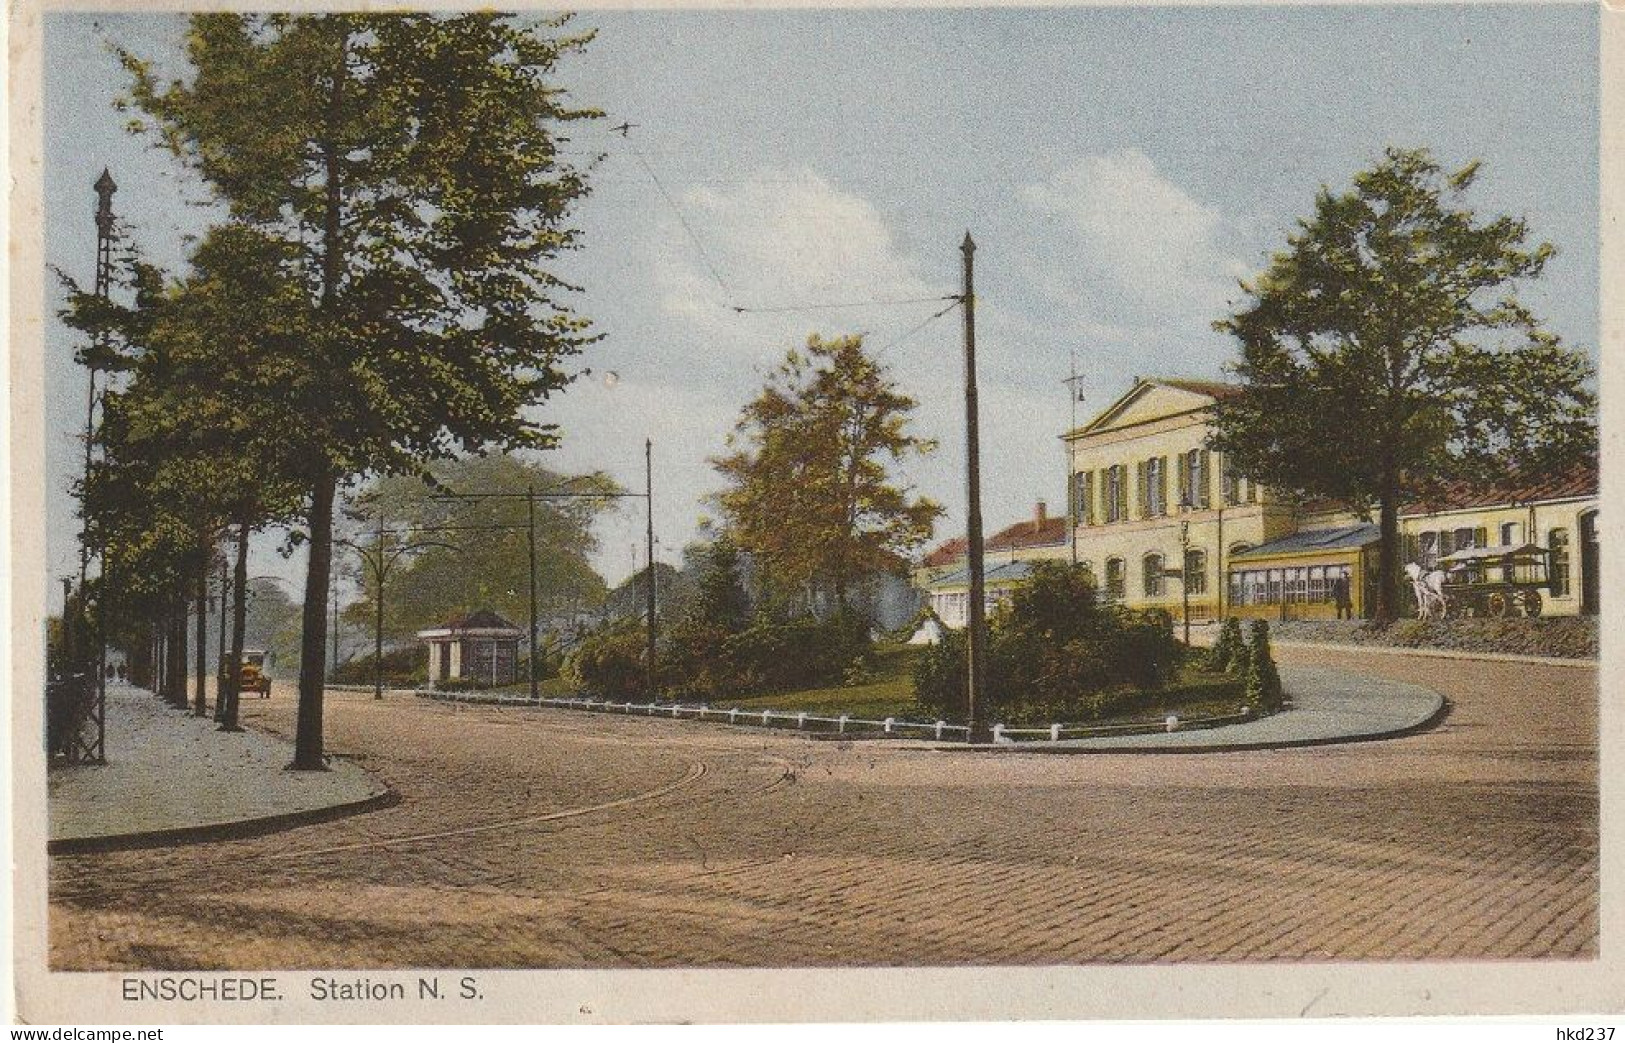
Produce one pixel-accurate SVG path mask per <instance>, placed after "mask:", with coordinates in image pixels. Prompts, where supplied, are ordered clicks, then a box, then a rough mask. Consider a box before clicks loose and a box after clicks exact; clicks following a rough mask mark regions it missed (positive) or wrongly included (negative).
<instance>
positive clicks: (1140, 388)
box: [1061, 377, 1242, 439]
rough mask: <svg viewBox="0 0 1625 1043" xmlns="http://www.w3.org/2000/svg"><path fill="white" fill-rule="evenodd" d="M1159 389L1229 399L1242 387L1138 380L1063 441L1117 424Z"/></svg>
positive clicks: (1188, 409) (1180, 380)
mask: <svg viewBox="0 0 1625 1043" xmlns="http://www.w3.org/2000/svg"><path fill="white" fill-rule="evenodd" d="M1159 387H1165V388H1173V389H1174V390H1176V391H1183V392H1185V393H1187V394H1191V395H1199V396H1201V397H1202V398H1207V399H1221V398H1229V397H1230V396H1231V395H1234V394H1236V393H1238V392H1240V391H1241V390H1242V388H1241V385H1239V384H1227V383H1225V382H1223V381H1220V380H1187V379H1185V378H1183V377H1135V378H1134V384H1133V385H1132V386H1131V387H1130V388H1129V389H1128V390H1127V391H1125V392H1123V394H1122V395H1121V396H1120V397H1119V398H1117V399H1116V400H1115V401H1113V402H1112V403H1111V404H1110V405H1108V406H1107V407H1106V408H1105V409H1102V410H1101V411H1100V412H1099V413H1097V414H1095V416H1094V418H1093V419H1091V420H1089V421H1087V422H1086V423H1084V424H1083V426H1081V427H1075V428H1073V429H1071V430H1070V431H1068V432H1066V434H1064V435H1062V436H1061V437H1062V438H1064V439H1072V438H1078V437H1081V436H1083V435H1087V434H1089V433H1091V432H1094V431H1099V430H1104V429H1107V428H1110V427H1111V426H1112V425H1113V424H1114V422H1115V421H1117V420H1118V419H1119V418H1121V417H1122V416H1123V415H1124V414H1125V413H1126V412H1128V411H1129V410H1130V409H1131V408H1132V407H1133V405H1134V403H1136V402H1138V401H1139V400H1140V399H1141V398H1143V397H1145V396H1146V395H1147V394H1149V393H1150V392H1151V391H1152V390H1154V389H1155V388H1159ZM1204 408H1207V407H1205V406H1195V407H1185V408H1182V409H1177V410H1174V411H1172V412H1170V413H1168V414H1167V415H1168V416H1180V415H1183V414H1185V413H1191V412H1197V411H1200V410H1201V409H1204Z"/></svg>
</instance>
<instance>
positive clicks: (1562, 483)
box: [1399, 460, 1597, 515]
mask: <svg viewBox="0 0 1625 1043" xmlns="http://www.w3.org/2000/svg"><path fill="white" fill-rule="evenodd" d="M1595 495H1597V462H1596V460H1591V461H1589V462H1587V463H1584V464H1581V465H1579V466H1577V467H1574V468H1571V469H1570V470H1568V471H1565V472H1562V473H1560V474H1555V475H1542V476H1540V477H1538V478H1536V479H1533V480H1531V481H1523V480H1520V479H1517V478H1513V479H1511V480H1509V481H1505V482H1498V483H1494V484H1488V485H1486V484H1481V483H1478V482H1446V483H1444V484H1442V485H1440V486H1439V488H1438V489H1437V490H1435V491H1434V492H1431V493H1429V494H1427V495H1425V496H1421V497H1418V498H1417V500H1416V501H1415V502H1412V503H1407V504H1406V505H1405V506H1403V507H1401V508H1400V510H1399V513H1400V514H1406V515H1412V514H1438V513H1441V512H1444V511H1467V510H1472V509H1473V508H1475V507H1499V506H1503V505H1507V504H1529V503H1543V502H1546V501H1550V500H1575V499H1583V498H1585V497H1588V496H1595Z"/></svg>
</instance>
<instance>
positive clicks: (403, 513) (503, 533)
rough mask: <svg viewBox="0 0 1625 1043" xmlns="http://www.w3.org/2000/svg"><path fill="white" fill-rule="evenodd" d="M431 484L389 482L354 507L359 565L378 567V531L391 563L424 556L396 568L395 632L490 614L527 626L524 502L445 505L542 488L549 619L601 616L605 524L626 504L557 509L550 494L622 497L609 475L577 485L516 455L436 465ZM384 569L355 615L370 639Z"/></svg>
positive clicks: (541, 571)
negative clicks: (596, 558) (362, 559)
mask: <svg viewBox="0 0 1625 1043" xmlns="http://www.w3.org/2000/svg"><path fill="white" fill-rule="evenodd" d="M426 477H427V478H428V481H424V480H422V479H420V478H417V477H415V476H410V475H398V476H392V477H386V478H382V479H380V480H378V481H377V482H374V483H373V484H372V485H371V486H370V487H368V488H367V489H366V490H365V491H364V492H362V493H361V494H360V495H358V496H357V497H355V498H354V501H353V502H352V503H351V504H350V505H349V507H348V508H347V510H346V512H345V513H346V514H347V515H348V516H350V521H351V522H352V528H353V532H352V534H351V536H350V537H349V538H348V539H346V540H345V543H346V544H347V545H348V546H351V547H353V548H355V551H356V553H357V554H358V555H367V556H369V557H371V558H376V552H377V549H378V537H377V532H376V529H377V522H378V521H379V520H380V519H382V521H383V523H384V529H385V537H384V552H385V559H384V560H389V555H391V554H392V553H393V552H395V551H396V550H401V549H404V548H406V547H407V546H418V547H421V548H422V549H421V551H420V552H417V553H413V554H410V555H409V556H404V557H401V558H399V559H397V564H396V565H395V566H394V567H393V568H391V569H390V570H389V571H388V572H387V573H386V574H385V584H386V586H385V590H384V633H385V636H386V637H389V638H395V639H399V638H405V637H410V636H411V635H413V634H415V633H416V632H417V631H418V630H421V629H423V628H425V627H428V626H433V625H436V624H439V623H442V622H444V621H445V620H446V619H447V618H449V617H451V616H454V615H457V614H459V613H462V612H471V611H474V610H476V609H480V608H489V609H491V610H492V611H495V612H497V613H499V614H501V615H503V616H506V617H507V618H509V619H511V620H513V621H514V622H516V623H519V624H520V625H521V626H522V625H524V620H526V619H527V618H528V616H529V612H530V587H529V584H528V582H527V579H528V575H529V572H530V546H529V528H528V526H529V519H528V515H527V512H526V505H525V501H524V500H514V499H495V498H491V499H474V498H470V499H466V500H448V499H444V498H441V497H443V496H444V495H446V494H449V493H455V492H467V493H478V492H493V491H502V492H515V491H522V490H525V489H527V488H534V489H535V490H536V491H537V492H538V493H539V494H542V495H540V496H538V498H537V500H536V591H537V606H538V611H539V613H540V614H541V615H542V616H543V617H548V616H554V615H570V616H573V615H576V614H578V613H581V612H590V611H594V610H596V609H597V608H598V607H599V606H601V605H602V604H603V602H604V598H605V595H606V586H605V583H604V580H603V577H602V576H600V575H599V574H598V573H597V571H595V570H594V568H593V566H592V562H591V556H592V554H593V553H595V552H596V551H597V550H598V540H597V537H596V536H594V534H593V530H592V526H593V523H594V521H595V520H596V519H597V518H598V517H599V516H600V515H601V514H603V512H604V511H605V510H607V509H610V507H611V505H612V504H614V503H615V502H616V501H615V500H613V499H609V498H607V497H606V498H604V499H596V498H591V497H587V496H571V497H569V498H563V499H549V498H547V496H546V495H545V494H546V493H548V492H570V493H574V494H582V493H594V492H599V493H616V492H619V491H620V490H619V487H618V486H616V484H615V483H614V482H613V481H612V480H610V479H609V478H607V477H605V476H604V475H601V474H589V475H577V476H574V477H566V476H564V475H560V474H558V473H557V472H554V471H552V470H550V469H548V468H546V467H543V466H541V465H540V464H537V463H534V462H531V461H528V460H526V459H524V458H522V457H520V456H516V455H506V454H502V455H492V456H486V457H478V456H476V457H469V458H466V459H458V460H444V461H437V462H435V463H434V464H431V465H430V466H429V468H428V469H427V472H426ZM376 573H377V570H376V569H375V568H371V567H368V568H363V569H361V573H360V575H361V579H362V584H363V587H362V596H361V598H360V599H359V600H357V601H355V602H353V603H351V604H350V605H349V606H348V607H347V608H346V609H345V612H344V616H345V618H346V619H347V620H350V621H353V622H355V623H357V624H360V625H364V626H365V627H366V628H367V629H368V631H369V632H370V631H371V630H372V628H373V625H374V618H375V617H374V613H375V612H376V609H377V600H376V599H377V575H376Z"/></svg>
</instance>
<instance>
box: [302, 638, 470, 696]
mask: <svg viewBox="0 0 1625 1043" xmlns="http://www.w3.org/2000/svg"><path fill="white" fill-rule="evenodd" d="M428 673H429V654H428V649H427V647H425V646H424V645H416V644H414V645H407V646H406V647H404V648H396V649H391V650H390V651H388V652H385V653H384V684H386V685H394V686H404V685H415V684H421V683H422V682H424V681H425V680H427V679H428ZM375 676H376V674H375V673H374V671H373V657H372V656H371V655H365V656H362V657H360V658H359V659H349V660H346V661H345V662H342V663H340V664H339V665H338V669H336V670H334V671H333V672H332V673H331V674H329V675H328V680H329V681H332V682H333V683H334V684H372V683H373V679H374V677H375ZM441 687H444V685H443V684H442V685H441Z"/></svg>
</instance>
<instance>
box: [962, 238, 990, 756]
mask: <svg viewBox="0 0 1625 1043" xmlns="http://www.w3.org/2000/svg"><path fill="white" fill-rule="evenodd" d="M959 250H960V253H962V254H963V255H964V258H965V285H964V291H963V297H962V298H961V305H962V307H963V308H964V311H965V487H966V488H965V494H966V495H965V501H966V517H965V542H966V548H965V553H966V565H967V566H968V568H969V571H970V598H969V600H970V604H969V605H968V606H966V608H967V612H968V619H967V622H966V629H967V630H968V631H969V634H968V635H967V636H968V638H969V640H968V641H967V642H966V649H967V651H966V664H965V666H966V670H965V675H966V691H965V723H966V725H968V726H969V728H968V731H967V733H966V740H967V741H968V742H984V741H986V739H987V735H986V727H987V726H986V725H985V724H984V723H983V722H982V721H981V720H980V719H979V718H978V717H977V712H978V711H979V709H980V704H981V701H982V678H983V676H984V675H985V673H986V669H987V665H986V659H987V620H986V615H987V606H986V605H985V604H984V603H983V600H982V599H983V596H984V595H983V588H982V469H981V463H980V449H979V443H978V435H977V416H976V285H975V277H974V275H975V272H974V269H975V257H976V243H975V241H974V240H972V239H971V237H970V232H968V231H967V232H966V233H965V241H964V242H963V243H961V244H960V246H959Z"/></svg>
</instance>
